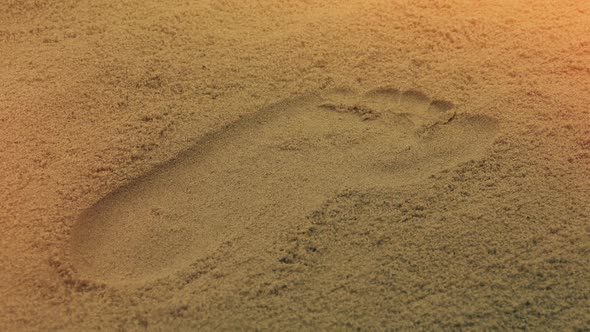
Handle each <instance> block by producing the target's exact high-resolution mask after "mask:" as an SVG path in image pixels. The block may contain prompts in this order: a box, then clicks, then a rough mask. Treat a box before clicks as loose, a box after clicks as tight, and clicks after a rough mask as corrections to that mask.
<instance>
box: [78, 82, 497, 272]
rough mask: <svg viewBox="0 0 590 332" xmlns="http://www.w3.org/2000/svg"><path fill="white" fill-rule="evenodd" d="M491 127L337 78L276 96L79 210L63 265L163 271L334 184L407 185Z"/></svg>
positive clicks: (298, 213) (268, 224)
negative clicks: (333, 83) (335, 86)
mask: <svg viewBox="0 0 590 332" xmlns="http://www.w3.org/2000/svg"><path fill="white" fill-rule="evenodd" d="M497 127H498V125H497V122H496V121H495V120H494V119H493V118H489V117H485V116H472V115H466V114H457V113H456V112H455V109H454V106H453V104H451V103H449V102H446V101H439V100H434V101H433V100H430V99H429V98H428V97H427V96H425V95H424V94H422V93H420V92H417V91H406V92H400V91H398V90H396V89H388V88H381V89H375V90H371V91H369V92H366V93H364V94H358V93H355V92H353V91H350V90H345V89H341V90H337V91H332V92H330V93H326V94H323V95H310V96H306V97H303V98H299V99H297V100H291V101H285V102H282V103H279V104H276V105H274V106H272V107H269V108H267V109H265V110H263V111H261V112H259V113H257V114H255V115H253V116H251V117H248V118H245V119H242V120H240V121H238V122H236V123H233V124H231V125H229V126H228V127H226V128H224V129H223V130H221V131H219V132H216V133H214V134H211V135H209V136H207V137H205V138H204V139H202V140H201V141H200V142H198V144H197V145H196V146H195V147H194V148H192V149H191V150H190V151H189V152H187V153H185V154H183V155H182V156H180V157H178V158H177V159H176V160H174V161H173V162H170V163H168V164H166V165H164V166H161V167H159V168H157V169H156V170H155V171H153V172H151V173H150V174H148V175H146V176H144V177H142V178H139V179H138V180H136V181H134V182H132V183H131V184H129V185H128V186H125V187H123V188H120V189H119V190H117V191H115V192H113V193H112V194H110V195H108V196H107V197H105V198H104V199H102V200H101V201H99V202H98V203H96V204H95V205H94V206H92V207H91V208H90V209H88V210H87V211H85V212H84V213H83V214H82V215H81V216H80V219H79V221H78V222H77V223H76V224H75V225H74V228H73V230H72V237H71V257H72V264H73V266H74V268H75V269H76V271H77V272H78V274H79V275H80V276H81V277H84V278H89V279H92V280H96V281H101V282H106V283H111V284H117V283H129V282H142V281H149V280H153V279H155V278H158V277H162V276H166V275H169V274H171V273H174V272H175V271H178V270H180V269H182V268H183V267H186V266H187V265H190V264H191V263H192V262H194V261H196V260H198V259H202V258H205V257H208V256H210V255H211V254H213V253H214V252H215V251H216V249H218V248H219V247H220V245H221V244H222V243H223V242H224V241H227V240H228V239H232V238H234V237H237V236H238V235H239V234H241V233H243V232H244V230H245V229H246V228H248V227H249V226H256V227H255V228H257V229H264V230H265V231H266V232H272V231H273V230H275V231H276V232H279V231H280V229H284V227H285V225H284V223H285V222H288V221H289V220H293V218H300V217H302V216H304V215H305V214H306V213H308V212H309V211H310V210H311V209H313V208H314V207H316V206H318V205H319V204H321V203H322V201H324V200H325V199H326V198H327V197H329V196H330V195H332V194H334V193H335V192H337V191H338V190H341V189H343V188H345V187H382V186H385V187H393V186H398V185H401V184H408V183H412V182H417V181H420V180H423V179H425V178H426V177H428V176H429V175H431V174H433V173H436V172H438V171H441V170H443V169H445V168H449V167H452V166H454V165H457V164H459V163H462V162H466V161H469V160H472V159H477V158H480V157H482V156H483V155H484V153H485V151H486V149H487V148H488V147H489V146H490V144H491V143H492V142H493V139H494V137H495V135H496V132H497Z"/></svg>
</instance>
